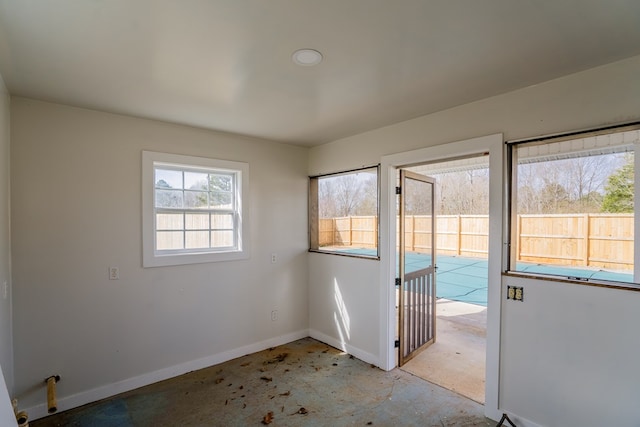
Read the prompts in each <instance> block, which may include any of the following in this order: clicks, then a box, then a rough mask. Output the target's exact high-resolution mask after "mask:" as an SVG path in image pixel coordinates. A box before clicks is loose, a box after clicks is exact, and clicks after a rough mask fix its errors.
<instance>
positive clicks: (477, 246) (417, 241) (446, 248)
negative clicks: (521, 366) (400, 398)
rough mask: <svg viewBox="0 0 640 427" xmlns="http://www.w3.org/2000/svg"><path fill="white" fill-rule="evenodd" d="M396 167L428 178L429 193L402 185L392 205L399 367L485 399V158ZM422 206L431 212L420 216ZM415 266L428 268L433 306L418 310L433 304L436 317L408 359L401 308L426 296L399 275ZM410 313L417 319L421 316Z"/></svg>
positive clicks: (408, 310)
mask: <svg viewBox="0 0 640 427" xmlns="http://www.w3.org/2000/svg"><path fill="white" fill-rule="evenodd" d="M399 171H400V173H399V174H398V175H399V176H401V175H402V174H412V176H414V177H420V176H423V177H427V178H426V179H429V180H431V181H430V182H433V189H434V192H433V193H432V194H428V187H425V188H422V191H421V192H419V193H416V192H415V190H414V191H413V193H412V191H411V189H406V190H405V189H404V188H402V189H401V191H400V192H401V193H404V197H405V198H404V199H403V194H401V195H399V200H398V204H397V206H398V208H397V215H399V220H398V235H397V240H396V241H397V242H399V244H398V255H397V260H396V261H397V263H396V266H397V267H396V268H397V270H398V277H401V281H400V283H401V285H400V284H399V289H398V291H397V306H398V320H399V321H398V338H399V342H400V344H401V346H400V352H399V358H398V362H399V363H398V364H399V366H400V367H401V369H403V370H406V371H408V372H411V373H413V374H414V375H417V376H419V377H421V378H423V379H425V380H427V381H430V382H432V383H435V384H437V385H440V386H442V387H445V388H447V389H450V390H453V391H455V392H457V393H459V394H462V395H464V396H466V397H468V398H470V399H472V400H475V401H477V402H479V403H483V404H484V403H485V377H486V371H485V369H486V368H485V365H486V330H487V305H488V253H489V244H488V240H489V156H488V154H486V153H485V154H481V155H476V156H473V157H465V158H456V159H450V160H444V161H443V160H440V161H437V162H434V163H425V164H420V165H417V166H410V167H402V168H399ZM399 183H401V181H399ZM400 185H401V184H400ZM401 186H402V185H401ZM414 193H415V194H414ZM407 198H408V199H410V200H409V201H407ZM429 209H431V212H432V213H431V215H432V217H431V218H429V220H427V219H428V218H427V217H428V216H429V215H430V213H429V212H427V211H428V210H429ZM412 210H413V211H415V212H411V211H412ZM412 213H413V214H412ZM430 260H432V261H431V262H430ZM422 264H424V265H422ZM415 265H417V266H418V267H415V268H416V269H423V270H424V271H425V272H426V271H428V270H426V269H427V268H429V265H432V268H433V270H435V277H434V288H435V294H434V298H433V299H432V302H433V304H432V305H429V304H427V305H425V308H424V309H423V310H424V311H425V313H424V314H425V315H428V314H429V307H433V310H434V313H433V314H434V315H435V316H434V319H433V323H434V325H432V326H431V327H433V328H434V331H433V335H434V336H433V339H432V341H430V342H427V343H425V345H424V347H423V348H422V349H418V351H415V353H414V354H411V356H410V357H407V356H406V355H405V354H404V353H406V348H404V349H403V346H402V344H403V343H404V342H405V341H407V340H411V339H412V338H411V336H407V334H411V333H413V332H412V328H411V327H410V326H409V328H408V329H409V331H408V332H407V331H405V330H406V329H407V320H406V318H407V315H406V314H405V313H411V312H412V311H413V312H415V311H416V308H415V307H412V306H411V302H412V301H420V300H421V299H420V298H421V297H424V299H426V300H427V301H429V298H430V294H429V293H428V292H427V290H428V289H429V288H428V286H425V287H424V292H423V291H422V288H421V289H418V291H417V292H416V291H415V290H413V291H412V289H411V288H410V286H411V282H410V281H409V280H407V279H406V278H405V276H407V277H409V278H411V274H412V272H411V271H412V269H413V268H414V267H413V266H415ZM421 271H422V270H421ZM414 275H415V274H414ZM427 285H428V284H427ZM403 286H404V288H403ZM423 293H424V295H422V294H423ZM416 295H418V296H417V297H416ZM407 300H408V301H409V304H407ZM419 312H420V308H418V313H419ZM403 314H405V315H404V316H403ZM414 317H417V319H418V321H419V320H420V314H418V315H417V316H414ZM426 317H427V318H428V316H426ZM414 329H415V328H414Z"/></svg>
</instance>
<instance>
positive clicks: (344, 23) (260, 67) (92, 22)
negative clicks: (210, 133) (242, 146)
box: [0, 0, 640, 145]
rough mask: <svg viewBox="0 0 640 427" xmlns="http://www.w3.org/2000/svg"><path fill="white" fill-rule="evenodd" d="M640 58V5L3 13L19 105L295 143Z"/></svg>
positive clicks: (153, 1)
mask: <svg viewBox="0 0 640 427" xmlns="http://www.w3.org/2000/svg"><path fill="white" fill-rule="evenodd" d="M299 48H314V49H317V50H319V51H321V52H322V53H323V54H324V61H323V62H322V63H321V64H320V65H318V66H316V67H313V68H311V67H300V66H297V65H294V64H293V62H292V61H291V54H292V52H293V51H294V50H296V49H299ZM638 54H640V1H638V0H606V1H605V0H209V1H207V0H182V1H175V0H55V1H51V0H0V74H2V77H3V78H4V81H5V84H6V86H7V88H8V89H9V92H10V93H11V94H14V95H20V96H26V97H32V98H37V99H43V100H49V101H55V102H60V103H64V104H69V105H75V106H81V107H87V108H94V109H98V110H104V111H110V112H116V113H124V114H131V115H135V116H141V117H148V118H154V119H160V120H165V121H170V122H176V123H184V124H188V125H193V126H199V127H204V128H210V129H218V130H223V131H228V132H234V133H239V134H245V135H252V136H257V137H263V138H268V139H272V140H277V141H283V142H287V143H292V144H299V145H317V144H321V143H324V142H328V141H332V140H335V139H338V138H342V137H345V136H349V135H353V134H357V133H360V132H363V131H366V130H370V129H375V128H378V127H381V126H385V125H388V124H392V123H396V122H399V121H403V120H407V119H410V118H413V117H417V116H421V115H424V114H428V113H431V112H435V111H439V110H443V109H446V108H449V107H452V106H455V105H460V104H464V103H467V102H471V101H474V100H478V99H482V98H485V97H488V96H492V95H496V94H499V93H504V92H507V91H510V90H513V89H516V88H520V87H524V86H529V85H532V84H536V83H539V82H542V81H546V80H549V79H553V78H556V77H560V76H563V75H566V74H570V73H573V72H577V71H581V70H584V69H588V68H592V67H594V66H598V65H601V64H605V63H609V62H613V61H616V60H619V59H622V58H626V57H630V56H634V55H638ZM639 84H640V79H639Z"/></svg>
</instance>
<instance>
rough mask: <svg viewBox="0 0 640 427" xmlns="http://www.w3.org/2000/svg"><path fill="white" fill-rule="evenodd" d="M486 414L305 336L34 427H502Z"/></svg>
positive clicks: (470, 403)
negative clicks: (265, 426) (369, 426)
mask: <svg viewBox="0 0 640 427" xmlns="http://www.w3.org/2000/svg"><path fill="white" fill-rule="evenodd" d="M483 412H484V407H483V406H482V405H480V404H478V403H476V402H473V401H472V400H469V399H466V398H464V397H461V396H459V395H458V394H456V393H453V392H451V391H449V390H446V389H443V388H441V387H439V386H436V385H434V384H431V383H429V382H427V381H424V380H422V379H420V378H418V377H416V376H414V375H412V374H410V373H407V372H404V371H401V370H399V369H395V370H393V371H390V372H384V371H382V370H380V369H378V368H376V367H374V366H372V365H369V364H367V363H365V362H363V361H361V360H358V359H357V358H355V357H353V356H350V355H349V354H346V353H342V352H340V351H339V350H336V349H335V348H332V347H330V346H328V345H326V344H324V343H321V342H318V341H316V340H313V339H311V338H305V339H301V340H298V341H294V342H292V343H289V344H286V345H282V346H279V347H276V348H272V349H269V350H265V351H261V352H258V353H255V354H252V355H247V356H244V357H240V358H238V359H234V360H231V361H228V362H225V363H222V364H219V365H215V366H212V367H209V368H206V369H202V370H198V371H194V372H190V373H188V374H185V375H181V376H179V377H176V378H172V379H169V380H166V381H161V382H159V383H156V384H151V385H149V386H146V387H142V388H139V389H136V390H132V391H129V392H127V393H123V394H120V395H118V396H114V397H112V398H109V399H105V400H102V401H99V402H96V403H92V404H89V405H85V406H83V407H80V408H76V409H73V410H70V411H66V412H61V413H59V414H55V415H52V416H49V417H46V418H43V419H41V420H36V421H33V422H31V423H30V425H31V426H32V427H53V426H91V427H112V426H118V427H121V426H124V427H128V426H132V427H138V426H263V425H270V426H274V427H275V426H353V425H355V426H367V425H372V426H428V427H453V426H460V427H463V426H464V427H471V426H495V424H496V423H495V421H491V420H489V419H488V418H485V417H484V415H483Z"/></svg>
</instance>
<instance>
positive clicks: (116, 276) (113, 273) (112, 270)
mask: <svg viewBox="0 0 640 427" xmlns="http://www.w3.org/2000/svg"><path fill="white" fill-rule="evenodd" d="M109 280H120V269H119V268H118V267H109Z"/></svg>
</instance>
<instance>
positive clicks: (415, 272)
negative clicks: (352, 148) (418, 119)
mask: <svg viewBox="0 0 640 427" xmlns="http://www.w3.org/2000/svg"><path fill="white" fill-rule="evenodd" d="M434 191H435V181H434V180H433V179H432V178H429V177H426V176H423V175H419V174H416V173H413V172H409V171H406V170H400V191H399V194H400V199H399V206H400V212H399V214H400V218H399V219H400V221H399V227H398V229H399V239H398V240H399V255H398V257H399V277H400V281H399V282H400V283H399V286H400V288H399V304H398V307H399V312H400V313H399V337H400V357H399V365H400V366H402V365H404V364H405V363H406V362H408V361H409V360H410V359H411V358H412V357H414V356H415V355H416V354H417V353H418V352H419V351H421V350H423V349H425V348H426V347H427V346H429V345H430V344H432V343H434V342H435V338H436V275H435V272H436V265H435V215H434ZM414 230H415V232H414ZM407 236H412V238H411V239H407Z"/></svg>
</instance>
